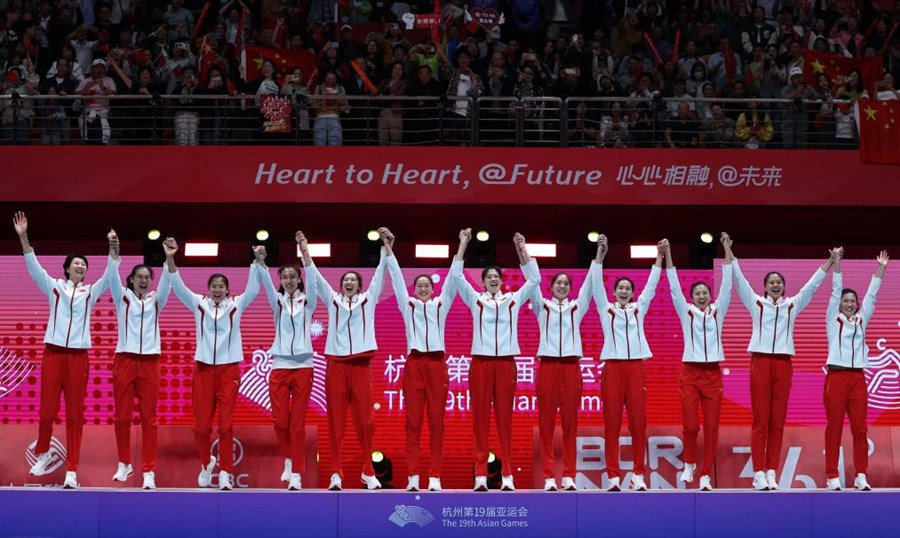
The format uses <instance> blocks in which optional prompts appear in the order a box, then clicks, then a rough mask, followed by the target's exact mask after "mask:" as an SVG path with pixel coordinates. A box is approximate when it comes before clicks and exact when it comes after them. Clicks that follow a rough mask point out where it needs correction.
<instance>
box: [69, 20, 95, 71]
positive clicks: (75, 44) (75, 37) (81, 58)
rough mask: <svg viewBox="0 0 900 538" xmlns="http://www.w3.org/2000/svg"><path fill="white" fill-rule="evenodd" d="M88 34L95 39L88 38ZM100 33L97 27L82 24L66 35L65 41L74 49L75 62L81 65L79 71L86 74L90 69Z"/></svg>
mask: <svg viewBox="0 0 900 538" xmlns="http://www.w3.org/2000/svg"><path fill="white" fill-rule="evenodd" d="M88 34H90V35H91V36H92V37H94V38H95V39H88ZM99 39H100V34H99V33H98V32H97V28H95V27H94V26H91V25H87V24H82V25H80V26H78V27H77V28H75V30H74V31H73V32H72V33H70V34H69V35H67V36H66V42H67V43H68V44H69V46H71V47H72V49H73V50H74V51H75V63H76V65H78V66H80V67H81V72H82V74H84V75H85V76H87V75H88V74H89V73H90V72H91V71H92V68H91V66H92V65H93V64H92V63H91V62H92V61H93V57H94V51H96V50H97V44H98V43H99Z"/></svg>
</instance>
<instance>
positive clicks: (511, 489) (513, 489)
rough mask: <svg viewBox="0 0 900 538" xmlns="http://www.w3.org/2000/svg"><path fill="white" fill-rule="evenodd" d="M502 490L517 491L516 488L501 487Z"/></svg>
mask: <svg viewBox="0 0 900 538" xmlns="http://www.w3.org/2000/svg"><path fill="white" fill-rule="evenodd" d="M500 491H516V488H500ZM554 491H555V490H554Z"/></svg>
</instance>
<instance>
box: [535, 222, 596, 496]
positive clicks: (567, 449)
mask: <svg viewBox="0 0 900 538" xmlns="http://www.w3.org/2000/svg"><path fill="white" fill-rule="evenodd" d="M606 246H607V241H606V236H605V235H601V236H600V237H599V239H598V240H597V257H596V258H595V259H594V261H593V262H592V263H591V268H590V270H589V271H588V274H587V277H585V279H584V283H583V284H582V285H581V289H580V290H578V298H577V299H575V300H574V301H570V300H569V295H570V294H571V291H572V278H571V277H570V276H569V275H567V274H566V273H557V274H555V275H553V278H552V280H551V282H550V292H551V294H552V298H550V299H546V298H544V295H543V294H542V293H541V290H540V289H539V288H538V287H537V286H535V287H534V291H533V292H532V295H531V297H530V299H531V305H532V311H533V312H534V315H535V317H536V318H537V322H538V328H539V329H540V343H539V344H538V359H540V364H539V366H538V371H537V378H536V380H535V393H536V395H537V406H538V431H539V433H540V447H541V461H542V463H543V473H544V491H556V490H557V485H556V476H555V473H554V471H553V459H554V458H553V456H554V451H553V430H554V429H555V427H556V410H557V409H559V415H560V419H561V421H562V435H563V474H562V489H564V490H566V491H575V490H576V489H577V487H576V485H575V456H576V453H577V450H576V441H577V434H578V408H579V407H580V406H581V388H582V379H581V364H580V361H581V357H582V355H583V353H582V347H581V321H582V320H583V319H584V316H585V314H587V312H588V309H589V307H590V303H591V296H592V293H591V285H592V283H593V277H594V273H595V272H597V271H598V270H599V269H600V267H601V266H602V264H603V258H604V257H605V256H606Z"/></svg>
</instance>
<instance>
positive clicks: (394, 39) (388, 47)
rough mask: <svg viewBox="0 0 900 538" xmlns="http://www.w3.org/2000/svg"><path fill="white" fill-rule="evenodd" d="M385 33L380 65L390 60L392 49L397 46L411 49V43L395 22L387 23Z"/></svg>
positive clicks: (433, 67) (434, 67)
mask: <svg viewBox="0 0 900 538" xmlns="http://www.w3.org/2000/svg"><path fill="white" fill-rule="evenodd" d="M385 29H386V32H385V35H384V39H382V41H381V48H382V49H383V51H384V59H383V60H382V64H387V63H388V62H389V61H390V60H391V58H390V56H391V54H392V52H393V51H394V49H395V48H396V47H398V46H402V47H403V48H404V50H409V49H410V48H412V43H410V42H409V40H408V39H406V37H404V35H403V30H401V29H400V25H399V24H397V23H396V22H391V23H388V24H387V25H386V26H385ZM436 68H437V65H434V66H432V69H436Z"/></svg>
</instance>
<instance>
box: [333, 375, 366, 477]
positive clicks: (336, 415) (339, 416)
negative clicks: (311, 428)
mask: <svg viewBox="0 0 900 538" xmlns="http://www.w3.org/2000/svg"><path fill="white" fill-rule="evenodd" d="M349 390H350V387H349V386H348V383H347V365H345V364H344V362H343V361H340V360H335V359H329V360H328V362H327V366H326V369H325V403H326V405H327V406H328V431H329V432H330V433H331V443H330V444H331V469H332V472H333V473H338V474H339V475H341V476H342V477H343V476H344V475H343V472H342V471H341V463H342V461H343V460H342V454H341V449H342V448H343V446H344V431H345V428H346V422H347V407H348V406H349V404H350V392H349ZM370 459H371V458H370Z"/></svg>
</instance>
